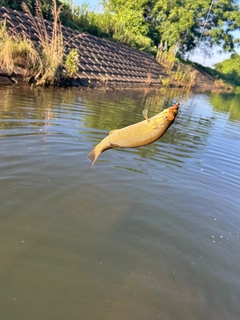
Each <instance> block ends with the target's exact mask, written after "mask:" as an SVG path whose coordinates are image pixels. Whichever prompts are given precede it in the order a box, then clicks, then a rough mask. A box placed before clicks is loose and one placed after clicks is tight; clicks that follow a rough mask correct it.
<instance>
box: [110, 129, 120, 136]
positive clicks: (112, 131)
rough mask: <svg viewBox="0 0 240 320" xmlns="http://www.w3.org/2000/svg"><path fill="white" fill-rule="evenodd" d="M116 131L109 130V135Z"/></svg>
mask: <svg viewBox="0 0 240 320" xmlns="http://www.w3.org/2000/svg"><path fill="white" fill-rule="evenodd" d="M117 130H118V129H114V130H111V131H109V135H110V134H113V133H114V132H116V131H117Z"/></svg>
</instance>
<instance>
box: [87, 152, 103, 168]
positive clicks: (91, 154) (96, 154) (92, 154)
mask: <svg viewBox="0 0 240 320" xmlns="http://www.w3.org/2000/svg"><path fill="white" fill-rule="evenodd" d="M100 153H101V152H97V150H96V147H95V148H93V149H92V151H91V152H89V154H88V159H89V160H90V161H92V164H91V168H92V167H93V166H94V163H95V162H96V160H97V158H98V157H99V155H100Z"/></svg>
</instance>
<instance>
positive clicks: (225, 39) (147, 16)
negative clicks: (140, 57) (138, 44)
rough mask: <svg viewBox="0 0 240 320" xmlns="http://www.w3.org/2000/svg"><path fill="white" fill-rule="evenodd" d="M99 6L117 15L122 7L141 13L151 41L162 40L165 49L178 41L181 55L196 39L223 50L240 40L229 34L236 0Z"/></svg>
mask: <svg viewBox="0 0 240 320" xmlns="http://www.w3.org/2000/svg"><path fill="white" fill-rule="evenodd" d="M103 5H104V9H105V10H109V11H111V12H112V13H113V14H117V15H119V13H120V12H123V10H126V8H129V9H131V10H133V11H135V12H137V13H138V14H139V13H140V12H141V14H142V16H143V19H144V22H142V24H143V25H144V26H145V27H146V29H147V30H148V32H147V34H146V35H147V36H148V37H150V38H151V39H152V40H153V41H154V44H155V45H156V46H158V45H159V43H160V41H161V40H162V42H163V43H164V44H165V46H166V49H167V48H169V47H171V46H172V45H175V44H178V45H179V46H180V52H181V53H182V54H184V53H186V52H188V51H190V50H192V49H194V48H195V47H196V46H197V45H198V43H199V40H200V39H201V42H202V44H204V45H205V46H208V47H210V48H211V47H213V45H219V46H221V47H222V48H223V50H224V51H225V52H231V51H232V52H233V51H234V49H235V47H236V45H237V44H239V43H240V39H234V36H233V34H232V32H233V31H235V30H237V29H239V28H240V11H239V5H238V4H237V1H236V0H215V1H214V0H194V1H193V0H139V1H136V0H129V1H125V0H104V1H103ZM209 10H210V12H209ZM208 13H209V14H208Z"/></svg>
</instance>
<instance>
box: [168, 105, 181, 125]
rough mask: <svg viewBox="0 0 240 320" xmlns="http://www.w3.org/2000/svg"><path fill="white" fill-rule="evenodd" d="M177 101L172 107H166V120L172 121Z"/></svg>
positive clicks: (176, 108)
mask: <svg viewBox="0 0 240 320" xmlns="http://www.w3.org/2000/svg"><path fill="white" fill-rule="evenodd" d="M178 109H179V103H175V104H174V105H173V106H172V107H170V108H169V109H168V120H170V121H172V120H174V119H175V117H176V116H177V114H178Z"/></svg>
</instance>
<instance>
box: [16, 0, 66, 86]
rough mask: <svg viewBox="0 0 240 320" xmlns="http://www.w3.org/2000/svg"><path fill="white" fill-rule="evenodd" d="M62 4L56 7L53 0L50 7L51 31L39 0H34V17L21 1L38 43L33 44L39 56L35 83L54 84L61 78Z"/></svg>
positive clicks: (62, 51)
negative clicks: (47, 26) (47, 27)
mask: <svg viewBox="0 0 240 320" xmlns="http://www.w3.org/2000/svg"><path fill="white" fill-rule="evenodd" d="M62 6H63V5H60V6H59V7H57V2H56V0H53V2H52V7H51V14H52V17H53V25H52V32H48V31H47V29H46V25H45V22H44V18H43V14H42V9H41V2H40V1H39V0H36V1H35V12H36V18H34V17H33V16H32V13H31V12H30V10H29V8H28V7H27V5H26V3H24V2H23V3H22V8H23V10H24V11H25V12H26V13H27V14H28V15H29V16H30V17H31V19H32V22H33V25H34V27H35V29H36V32H37V37H38V39H39V44H38V45H36V44H35V45H36V49H35V51H36V54H37V55H38V56H39V64H38V66H37V68H36V72H35V75H34V80H35V81H36V85H43V84H44V85H49V84H54V85H55V84H57V83H59V81H60V78H61V74H62V68H63V55H64V43H63V37H62V30H61V28H62V27H61V23H60V14H61V9H62Z"/></svg>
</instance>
